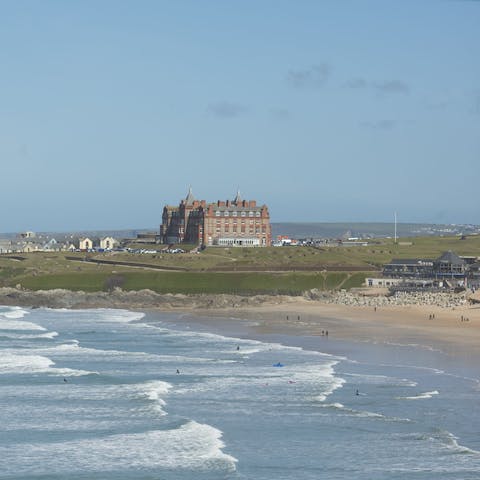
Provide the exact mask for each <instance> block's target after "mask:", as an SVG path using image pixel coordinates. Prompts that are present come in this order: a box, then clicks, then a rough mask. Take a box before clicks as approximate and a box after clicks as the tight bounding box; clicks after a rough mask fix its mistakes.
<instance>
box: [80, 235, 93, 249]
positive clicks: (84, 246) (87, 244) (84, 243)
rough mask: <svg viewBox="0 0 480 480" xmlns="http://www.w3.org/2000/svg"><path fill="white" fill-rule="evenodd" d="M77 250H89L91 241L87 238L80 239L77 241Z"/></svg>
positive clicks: (91, 246)
mask: <svg viewBox="0 0 480 480" xmlns="http://www.w3.org/2000/svg"><path fill="white" fill-rule="evenodd" d="M78 248H79V249H80V250H91V249H92V248H93V241H92V240H90V239H89V238H88V237H86V238H80V239H79V240H78Z"/></svg>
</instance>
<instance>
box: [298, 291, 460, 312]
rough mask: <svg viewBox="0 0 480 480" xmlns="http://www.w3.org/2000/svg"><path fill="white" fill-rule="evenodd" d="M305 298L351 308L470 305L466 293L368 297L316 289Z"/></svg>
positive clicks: (412, 293)
mask: <svg viewBox="0 0 480 480" xmlns="http://www.w3.org/2000/svg"><path fill="white" fill-rule="evenodd" d="M305 297H306V298H308V299H310V300H318V301H321V302H324V303H333V304H338V305H347V306H351V307H355V306H359V307H360V306H361V307H383V306H386V305H398V306H412V305H430V306H436V307H442V308H455V307H460V306H463V305H466V304H467V303H468V299H467V294H466V293H465V292H462V293H450V292H445V293H443V292H442V293H432V292H408V293H407V292H397V293H395V294H394V295H391V296H384V295H379V296H367V295H362V294H358V293H352V292H348V291H343V290H342V291H340V292H325V291H321V290H315V289H314V290H310V291H308V292H306V293H305Z"/></svg>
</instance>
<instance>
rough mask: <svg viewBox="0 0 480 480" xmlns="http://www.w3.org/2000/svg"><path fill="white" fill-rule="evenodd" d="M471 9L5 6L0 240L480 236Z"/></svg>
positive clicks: (413, 3)
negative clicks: (267, 225) (224, 208)
mask: <svg viewBox="0 0 480 480" xmlns="http://www.w3.org/2000/svg"><path fill="white" fill-rule="evenodd" d="M479 25H480V1H473V0H471V1H468V0H464V1H461V0H450V1H447V0H443V1H441V0H436V1H434V0H422V1H421V2H419V1H418V0H401V1H400V0H397V1H393V0H378V1H373V0H357V1H353V0H352V1H348V0H344V1H338V0H331V1H327V0H324V1H320V0H312V1H309V0H291V1H284V0H242V1H228V0H222V1H220V0H218V1H214V0H202V1H198V0H191V1H188V0H179V1H163V0H151V1H150V0H140V1H134V0H131V1H125V0H101V1H98V0H83V1H81V2H65V1H63V0H42V1H41V2H38V1H36V0H21V1H16V2H8V1H5V2H0V44H1V45H2V46H3V48H1V49H0V69H1V74H0V100H1V101H0V159H1V162H0V176H1V177H0V178H1V179H2V182H1V188H0V204H1V206H2V208H1V216H0V231H2V232H19V231H25V230H34V231H59V232H60V231H82V230H109V229H112V230H113V229H124V228H125V229H126V228H151V229H156V228H158V225H159V224H160V223H161V215H162V209H163V206H164V205H165V204H173V205H177V204H178V203H179V202H180V200H181V199H182V198H185V196H186V195H187V192H188V189H189V187H190V186H191V188H192V191H193V194H194V195H195V197H196V198H198V199H205V200H207V201H217V200H226V199H233V198H234V197H235V195H236V193H237V190H240V193H241V195H242V197H243V198H245V199H255V200H257V203H260V204H267V205H268V207H269V210H270V215H271V220H272V221H273V222H287V221H298V222H309V221H311V222H335V221H338V222H349V221H352V222H361V221H364V222H377V221H378V222H385V221H386V222H390V221H392V220H393V215H394V212H397V217H398V221H399V222H418V223H476V224H480V205H479V202H478V192H479V188H478V187H479V179H480V55H479V47H480V27H479Z"/></svg>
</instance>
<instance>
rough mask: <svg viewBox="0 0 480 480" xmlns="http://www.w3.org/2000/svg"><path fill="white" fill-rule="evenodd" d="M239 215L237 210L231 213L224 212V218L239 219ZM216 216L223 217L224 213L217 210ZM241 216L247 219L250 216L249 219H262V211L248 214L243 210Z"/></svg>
mask: <svg viewBox="0 0 480 480" xmlns="http://www.w3.org/2000/svg"><path fill="white" fill-rule="evenodd" d="M238 213H239V212H237V211H236V210H234V211H232V212H230V211H228V210H225V211H224V212H223V216H224V217H230V216H231V217H237V216H238ZM247 213H248V215H247ZM215 216H216V217H221V216H222V211H221V210H216V211H215ZM240 216H241V217H247V216H248V217H260V211H258V212H246V211H243V210H242V211H241V212H240Z"/></svg>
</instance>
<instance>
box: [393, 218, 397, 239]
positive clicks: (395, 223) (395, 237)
mask: <svg viewBox="0 0 480 480" xmlns="http://www.w3.org/2000/svg"><path fill="white" fill-rule="evenodd" d="M393 216H394V218H395V237H394V238H395V243H397V212H394V214H393Z"/></svg>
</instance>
